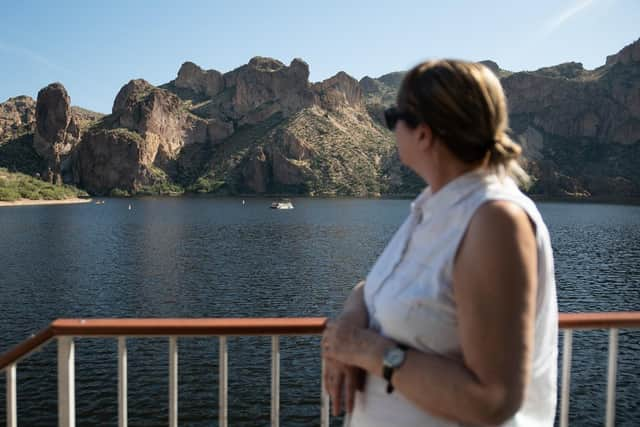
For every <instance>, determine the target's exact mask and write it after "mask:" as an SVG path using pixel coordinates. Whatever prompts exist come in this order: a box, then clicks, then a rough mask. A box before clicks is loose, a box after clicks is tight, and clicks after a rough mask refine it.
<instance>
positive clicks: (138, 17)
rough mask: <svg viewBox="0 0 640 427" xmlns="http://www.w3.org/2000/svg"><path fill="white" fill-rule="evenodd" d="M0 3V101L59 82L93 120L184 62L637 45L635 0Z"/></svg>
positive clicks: (405, 58)
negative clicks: (138, 81) (137, 81)
mask: <svg viewBox="0 0 640 427" xmlns="http://www.w3.org/2000/svg"><path fill="white" fill-rule="evenodd" d="M2 3H4V4H2V7H1V9H2V12H1V14H0V102H4V100H6V99H7V98H9V97H13V96H17V95H30V96H32V97H35V96H36V95H37V93H38V90H39V89H40V88H42V87H44V86H46V85H47V84H49V83H51V82H54V81H60V82H62V83H63V84H64V85H65V86H66V87H67V90H68V91H69V94H70V96H71V99H72V103H73V104H74V105H79V106H82V107H85V108H89V109H91V110H95V111H100V112H103V113H107V112H110V111H111V105H112V103H113V99H114V98H115V96H116V94H117V92H118V90H119V89H120V88H121V87H122V86H123V85H124V84H126V83H127V82H128V81H129V80H130V79H133V78H144V79H146V80H148V81H149V82H151V83H153V84H156V85H158V84H162V83H166V82H168V81H170V80H172V79H174V78H175V75H176V73H177V71H178V69H179V67H180V65H181V64H182V63H183V62H184V61H193V62H195V63H196V64H198V65H200V66H201V67H203V68H206V69H209V68H215V69H217V70H219V71H221V72H226V71H229V70H232V69H234V68H236V67H238V66H240V65H242V64H245V63H247V62H248V60H249V59H250V58H251V57H253V56H257V55H260V56H270V57H274V58H277V59H279V60H281V61H283V62H285V63H287V64H288V63H289V62H290V61H291V60H292V59H293V58H296V57H299V58H302V59H304V60H305V61H307V62H308V63H309V66H310V69H311V76H310V79H311V80H312V81H319V80H322V79H325V78H327V77H330V76H332V75H333V74H335V73H336V72H338V71H340V70H343V71H346V72H347V73H349V74H350V75H352V76H354V77H356V78H358V79H360V78H362V77H364V76H365V75H370V76H373V77H377V76H380V75H382V74H385V73H388V72H391V71H397V70H403V69H407V68H409V67H410V66H412V65H414V64H416V63H417V62H419V61H421V60H424V59H427V58H435V57H455V58H463V59H469V60H483V59H492V60H495V61H496V62H498V64H500V66H501V67H502V68H505V69H509V70H513V71H520V70H533V69H537V68H540V67H543V66H550V65H555V64H558V63H562V62H567V61H578V62H582V63H583V64H584V66H585V67H586V68H595V67H598V66H600V65H602V64H604V61H605V58H606V56H607V55H609V54H613V53H615V52H617V51H618V50H620V49H621V48H622V47H623V46H625V45H627V44H629V43H631V42H633V41H635V40H637V39H638V38H639V37H640V0H537V1H525V0H503V1H498V0H488V1H481V0H449V1H430V0H415V1H399V0H395V1H348V0H323V1H300V0H297V1H276V0H269V1H253V2H249V1H243V0H233V1H232V0H225V1H215V0H210V1H188V0H183V1H180V2H178V1H161V0H156V1H150V0H149V1H143V0H140V1H118V0H110V1H104V2H93V1H86V0H85V1H64V0H61V1H55V2H52V1H29V0H25V1H19V2H18V1H16V2H10V1H8V0H3V1H2Z"/></svg>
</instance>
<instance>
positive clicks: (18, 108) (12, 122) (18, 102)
mask: <svg viewBox="0 0 640 427" xmlns="http://www.w3.org/2000/svg"><path fill="white" fill-rule="evenodd" d="M35 121H36V101H35V100H34V99H33V98H31V97H29V96H17V97H15V98H9V99H8V100H7V101H5V102H3V103H1V104H0V143H2V141H4V140H7V139H12V138H15V137H16V136H17V135H18V133H20V132H23V131H31V130H32V128H33V126H34V125H35Z"/></svg>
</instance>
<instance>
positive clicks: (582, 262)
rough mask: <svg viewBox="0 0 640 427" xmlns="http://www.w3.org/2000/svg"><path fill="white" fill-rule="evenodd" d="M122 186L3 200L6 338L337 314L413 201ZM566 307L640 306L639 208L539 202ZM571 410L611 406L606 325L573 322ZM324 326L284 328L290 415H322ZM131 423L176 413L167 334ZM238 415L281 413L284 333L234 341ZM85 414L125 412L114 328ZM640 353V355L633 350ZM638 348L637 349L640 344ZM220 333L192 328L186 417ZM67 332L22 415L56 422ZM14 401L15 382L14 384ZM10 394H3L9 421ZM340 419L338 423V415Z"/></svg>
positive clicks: (621, 397) (150, 351)
mask: <svg viewBox="0 0 640 427" xmlns="http://www.w3.org/2000/svg"><path fill="white" fill-rule="evenodd" d="M270 202H271V201H270V200H265V199H248V200H247V203H246V205H245V206H244V207H243V205H242V203H241V201H240V200H236V199H208V198H180V199H175V198H165V199H154V198H148V199H139V200H134V201H133V203H132V205H133V206H132V207H133V209H132V210H128V205H129V203H130V201H129V200H117V199H109V200H107V203H106V204H105V205H75V206H73V205H67V206H46V207H45V206H36V207H22V208H10V209H2V210H0V230H1V240H0V253H1V254H2V258H1V260H0V291H2V295H3V297H2V299H0V313H1V314H0V316H1V317H0V319H1V320H2V326H1V327H0V340H1V342H2V345H1V346H0V351H4V350H5V349H7V348H8V347H10V346H12V345H14V344H16V343H18V342H19V341H21V340H22V339H24V338H25V337H27V336H28V335H29V334H30V333H32V332H35V331H37V330H39V329H41V328H43V327H45V326H46V325H47V324H48V323H49V322H50V321H51V320H52V319H54V318H57V317H243V316H276V317H283V316H326V315H333V314H335V313H336V312H337V311H338V310H339V309H340V306H341V304H342V302H343V301H344V298H345V297H346V295H347V294H348V292H349V290H350V287H351V286H352V285H353V284H354V283H356V282H357V281H358V280H359V279H361V278H362V277H363V276H364V275H365V274H366V272H367V270H368V268H369V267H370V266H371V264H372V263H373V261H374V260H375V258H376V256H377V255H378V254H379V253H380V252H381V251H382V249H383V247H384V244H385V242H386V241H387V240H388V239H389V238H390V236H391V234H392V233H393V232H394V230H395V229H396V227H397V226H398V225H399V224H400V222H401V221H402V220H403V219H404V217H405V215H406V214H407V212H408V206H409V201H408V200H344V199H332V200H317V199H300V200H296V201H295V206H296V209H294V210H291V211H278V210H271V209H269V204H270ZM540 207H541V211H542V213H543V216H544V217H545V219H546V221H547V223H548V225H549V228H550V231H551V235H552V240H553V244H554V252H555V257H556V272H557V280H558V291H559V292H558V293H559V303H560V308H561V310H562V311H601V310H611V311H613V310H640V307H639V306H640V295H639V293H640V287H639V284H640V272H639V271H638V269H637V259H638V256H639V255H640V243H639V242H640V208H638V207H629V206H610V205H585V204H541V205H540ZM639 336H640V334H638V333H636V332H623V333H622V334H621V337H620V346H621V356H620V360H619V364H620V373H619V376H618V384H619V387H618V403H617V412H618V421H619V422H618V425H628V426H631V425H634V421H633V420H637V419H639V418H640V408H639V406H638V403H637V399H635V396H637V394H638V393H639V392H640V387H639V386H638V384H637V383H636V375H635V372H636V370H637V362H636V361H635V359H636V358H637V354H639V353H638V351H640V344H639V339H638V337H639ZM575 339H576V341H575V343H574V349H575V350H574V351H575V353H574V354H575V355H574V367H575V368H574V370H573V372H572V401H571V415H572V418H573V419H574V422H577V424H579V425H594V426H595V425H601V424H602V419H603V416H604V402H605V395H604V393H605V387H604V385H603V384H604V382H605V380H606V372H605V370H606V346H607V337H606V334H604V333H603V332H599V331H596V332H579V333H576V334H575ZM317 344H318V338H316V337H293V338H289V337H287V338H283V339H282V343H281V363H282V370H281V372H282V379H281V384H282V391H281V402H282V407H281V420H282V425H285V426H298V425H299V426H306V425H315V424H317V422H318V417H317V415H318V414H319V406H318V405H319V399H318V396H319V388H320V382H319V372H318V371H319V363H320V359H319V354H318V351H317ZM129 349H130V355H129V412H130V422H131V425H144V426H152V425H165V424H166V423H167V421H166V420H167V415H166V401H167V399H166V397H167V387H168V385H167V373H168V372H167V370H168V368H167V362H168V355H167V351H168V343H167V340H163V339H153V340H148V339H147V340H142V339H133V340H131V342H130V343H129ZM229 350H230V353H229V355H230V360H229V364H230V379H229V387H230V389H229V405H230V417H231V419H230V423H231V424H232V425H266V424H268V422H269V403H270V397H269V390H270V382H269V381H270V380H269V369H270V362H269V358H270V342H269V339H268V338H264V337H262V338H234V339H231V340H230V342H229ZM76 351H77V354H76V366H77V372H76V378H77V406H78V425H79V426H82V425H87V426H89V425H116V420H117V406H116V382H117V360H116V343H115V340H97V339H82V340H79V341H78V343H77V350H76ZM634 352H635V353H634ZM634 355H635V357H634ZM217 372H218V370H217V340H216V339H215V338H212V339H204V338H197V339H196V338H193V339H192V338H188V339H182V340H180V369H179V377H180V378H179V381H180V408H179V414H180V421H181V423H182V424H183V425H190V426H191V425H194V426H195V425H210V424H212V423H215V420H217V396H218V394H217V393H218V388H217ZM55 381H56V359H55V346H53V345H50V346H49V347H47V348H45V349H44V350H43V351H42V352H41V353H38V354H36V355H34V356H32V357H30V358H29V359H27V360H26V361H24V362H23V363H21V364H20V365H19V369H18V397H19V403H18V411H19V419H20V421H21V424H23V425H29V426H35V425H47V426H48V425H55V423H56V418H55V413H56V412H55V410H56V401H55V396H56V383H55ZM0 398H1V400H2V401H4V387H1V388H0ZM3 419H4V404H2V405H0V423H1V422H3ZM336 425H337V421H336Z"/></svg>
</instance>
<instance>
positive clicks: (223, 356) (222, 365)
mask: <svg viewBox="0 0 640 427" xmlns="http://www.w3.org/2000/svg"><path fill="white" fill-rule="evenodd" d="M218 342H219V343H218V377H219V380H218V425H219V426H220V427H227V425H228V423H229V414H228V412H227V387H228V385H229V384H228V382H229V381H228V379H229V377H228V373H229V371H228V366H227V362H228V354H227V337H225V336H221V337H219V339H218Z"/></svg>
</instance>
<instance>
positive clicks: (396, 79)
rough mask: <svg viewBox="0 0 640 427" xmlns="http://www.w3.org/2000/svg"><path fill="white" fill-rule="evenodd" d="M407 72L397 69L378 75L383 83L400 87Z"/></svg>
mask: <svg viewBox="0 0 640 427" xmlns="http://www.w3.org/2000/svg"><path fill="white" fill-rule="evenodd" d="M405 74H407V73H406V72H405V71H395V72H393V73H388V74H385V75H383V76H380V77H378V80H380V81H381V82H382V83H384V84H385V85H387V86H390V87H395V88H399V87H400V83H402V79H404V76H405Z"/></svg>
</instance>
